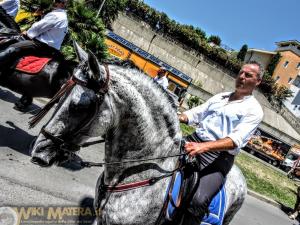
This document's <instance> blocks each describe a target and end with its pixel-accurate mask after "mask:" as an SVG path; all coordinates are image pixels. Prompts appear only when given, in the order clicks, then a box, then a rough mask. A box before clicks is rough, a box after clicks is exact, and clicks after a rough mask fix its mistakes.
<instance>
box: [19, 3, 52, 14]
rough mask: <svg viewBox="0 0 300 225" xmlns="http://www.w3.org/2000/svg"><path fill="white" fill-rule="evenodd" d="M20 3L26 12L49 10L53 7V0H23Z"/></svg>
mask: <svg viewBox="0 0 300 225" xmlns="http://www.w3.org/2000/svg"><path fill="white" fill-rule="evenodd" d="M20 3H21V8H22V9H23V10H24V11H25V12H36V11H44V12H47V11H49V10H50V9H51V7H52V3H53V0H21V1H20Z"/></svg>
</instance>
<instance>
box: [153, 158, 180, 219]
mask: <svg viewBox="0 0 300 225" xmlns="http://www.w3.org/2000/svg"><path fill="white" fill-rule="evenodd" d="M176 167H177V168H178V169H180V168H181V162H180V160H178V161H177V165H176ZM175 178H176V172H174V173H173V174H172V178H171V181H170V184H169V193H170V192H171V193H172V190H173V188H174V184H175ZM169 200H170V194H167V197H166V199H165V201H164V204H163V207H162V209H161V211H160V213H159V216H158V218H157V220H156V222H155V225H159V224H160V222H161V221H162V219H163V218H164V217H165V216H166V212H167V208H168V204H169Z"/></svg>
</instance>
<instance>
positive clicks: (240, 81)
mask: <svg viewBox="0 0 300 225" xmlns="http://www.w3.org/2000/svg"><path fill="white" fill-rule="evenodd" d="M258 72H259V66H258V65H256V64H246V65H244V66H243V67H242V69H241V70H240V72H239V74H238V76H237V78H236V81H235V90H236V91H237V92H239V93H241V94H244V95H250V94H252V91H253V90H254V89H255V87H256V86H258V85H259V84H260V82H261V79H260V78H259V76H258Z"/></svg>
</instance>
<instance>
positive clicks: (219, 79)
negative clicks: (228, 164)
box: [112, 14, 300, 144]
mask: <svg viewBox="0 0 300 225" xmlns="http://www.w3.org/2000/svg"><path fill="white" fill-rule="evenodd" d="M112 28H113V32H115V33H116V34H118V35H119V36H121V37H123V38H125V39H126V40H128V41H130V42H132V43H133V44H135V45H136V46H138V47H140V48H142V49H143V50H145V51H147V52H149V53H150V54H152V55H154V56H155V57H157V58H159V59H160V60H162V61H164V62H166V63H168V64H169V65H171V66H173V67H174V68H176V69H178V70H180V71H182V72H183V73H185V74H187V75H189V76H190V77H192V78H193V83H198V82H200V83H201V84H202V87H201V89H199V88H197V87H196V86H195V85H191V86H190V88H189V89H188V92H189V93H190V94H193V95H197V96H199V97H200V98H202V99H203V100H207V99H208V98H209V97H210V96H212V95H214V94H217V93H220V92H223V91H232V90H234V86H235V79H234V74H232V72H231V71H229V70H227V69H226V68H223V67H221V66H220V65H218V64H216V63H214V62H213V61H211V60H209V59H207V58H206V57H205V56H203V55H201V54H199V53H197V52H196V51H194V50H192V49H190V48H189V47H186V46H183V45H181V44H180V43H177V42H175V41H174V40H172V39H170V38H168V37H164V36H163V35H162V34H158V33H155V32H154V31H153V30H152V29H151V28H150V26H149V25H147V24H146V23H144V22H142V21H139V20H136V19H135V18H132V17H128V16H126V15H125V14H120V15H119V18H118V19H117V20H116V21H115V22H114V24H113V26H112ZM254 95H255V96H256V98H257V99H258V101H259V102H260V103H261V105H262V106H263V110H264V112H265V117H264V121H263V123H262V125H261V126H262V127H261V128H262V129H263V130H265V131H267V132H269V133H272V134H276V135H278V137H279V136H280V139H281V140H283V141H286V142H288V143H290V144H294V143H296V142H298V140H300V135H299V134H298V133H297V132H296V131H295V130H294V129H293V128H292V127H291V126H290V125H289V124H288V123H287V122H286V121H285V120H284V119H283V118H282V117H281V116H280V115H279V114H277V113H276V112H274V111H273V110H271V106H270V104H269V102H268V101H267V100H266V99H265V98H264V96H263V95H262V94H261V93H259V92H257V91H256V92H255V93H254ZM274 121H277V122H276V123H274ZM280 130H281V131H282V132H281V131H280Z"/></svg>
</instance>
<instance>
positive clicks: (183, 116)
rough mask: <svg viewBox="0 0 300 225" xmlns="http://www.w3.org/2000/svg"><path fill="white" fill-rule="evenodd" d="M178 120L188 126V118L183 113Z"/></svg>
mask: <svg viewBox="0 0 300 225" xmlns="http://www.w3.org/2000/svg"><path fill="white" fill-rule="evenodd" d="M178 119H179V121H180V122H181V123H185V124H188V121H189V120H188V118H187V116H186V115H185V114H184V113H181V114H180V115H179V116H178Z"/></svg>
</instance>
